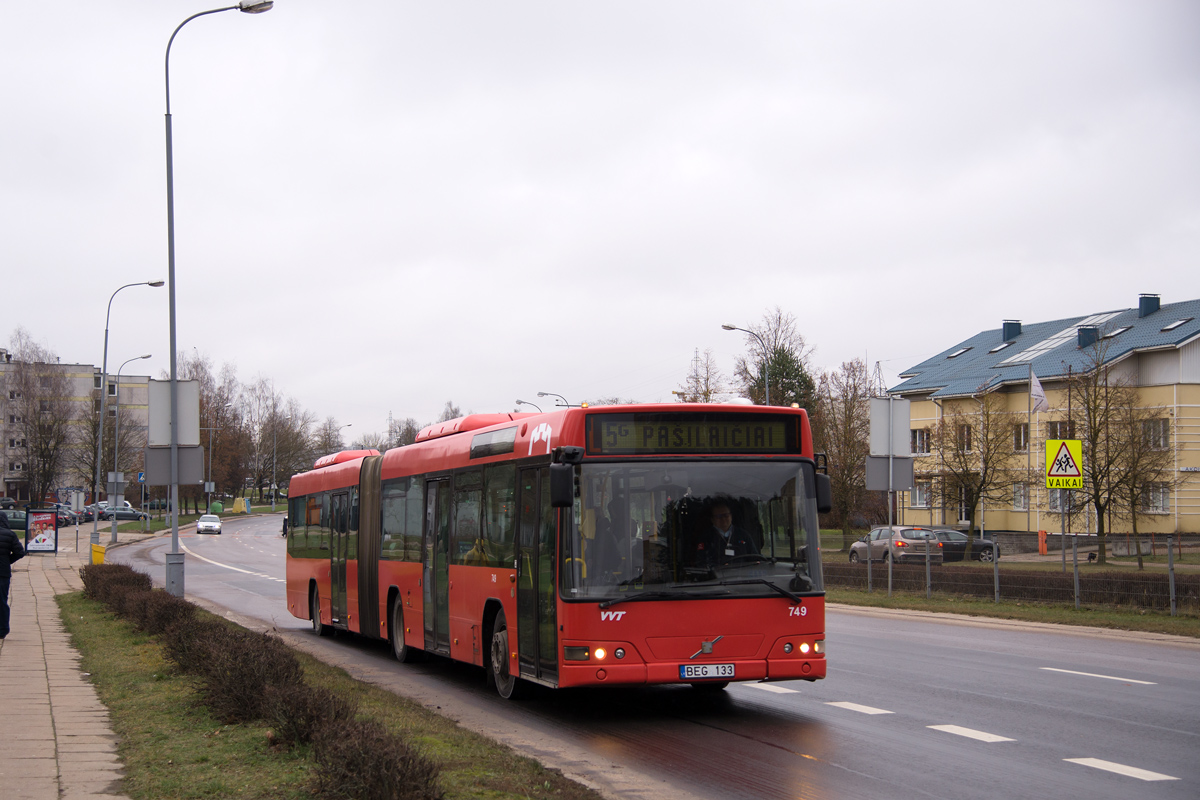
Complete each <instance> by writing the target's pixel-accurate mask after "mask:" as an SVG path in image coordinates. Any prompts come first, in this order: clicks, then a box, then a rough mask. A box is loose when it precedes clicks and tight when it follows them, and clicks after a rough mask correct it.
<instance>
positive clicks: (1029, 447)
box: [1025, 359, 1033, 533]
mask: <svg viewBox="0 0 1200 800" xmlns="http://www.w3.org/2000/svg"><path fill="white" fill-rule="evenodd" d="M1025 425H1026V429H1025V481H1026V482H1025V532H1026V533H1033V530H1032V527H1033V526H1032V525H1030V521H1031V520H1032V519H1033V517H1032V516H1030V511H1031V510H1032V508H1033V504H1032V503H1030V502H1029V478H1030V477H1031V476H1032V475H1033V359H1030V361H1029V392H1028V396H1027V397H1026V398H1025Z"/></svg>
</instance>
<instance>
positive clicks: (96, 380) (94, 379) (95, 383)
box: [92, 375, 101, 389]
mask: <svg viewBox="0 0 1200 800" xmlns="http://www.w3.org/2000/svg"><path fill="white" fill-rule="evenodd" d="M100 383H101V381H100V376H99V375H94V376H92V388H93V389H99V388H100Z"/></svg>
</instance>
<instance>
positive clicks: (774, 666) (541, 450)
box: [287, 404, 830, 697]
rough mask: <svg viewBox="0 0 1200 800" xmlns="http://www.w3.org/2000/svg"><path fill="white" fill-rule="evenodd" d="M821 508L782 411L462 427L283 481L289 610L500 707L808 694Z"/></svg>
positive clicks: (578, 414) (702, 409) (566, 415)
mask: <svg viewBox="0 0 1200 800" xmlns="http://www.w3.org/2000/svg"><path fill="white" fill-rule="evenodd" d="M822 460H823V457H822ZM829 504H830V484H829V478H828V476H827V475H825V474H823V473H822V472H821V471H820V470H819V469H818V457H817V456H815V455H814V453H813V446H812V435H811V432H810V429H809V425H808V417H807V415H806V414H805V412H804V411H803V410H801V409H791V408H773V407H761V406H738V405H692V404H663V405H626V406H603V407H595V408H570V409H564V410H562V411H558V412H555V413H547V414H474V415H471V416H468V417H463V418H461V419H456V420H452V421H450V422H445V423H440V424H438V425H433V426H430V427H428V428H426V429H425V430H423V431H422V432H421V433H420V435H419V436H418V437H417V441H416V442H415V443H414V444H411V445H408V446H406V447H399V448H395V449H392V450H388V451H387V452H386V453H384V454H383V455H379V453H378V452H377V451H374V450H359V451H349V452H342V453H337V454H334V455H331V456H326V457H324V458H322V459H320V460H319V461H317V463H316V465H315V466H314V469H312V470H311V471H309V472H305V473H302V474H299V475H296V476H294V477H293V478H292V479H291V484H290V489H289V499H288V527H287V603H288V610H289V611H290V612H291V613H292V614H293V615H294V616H296V617H298V618H301V619H311V620H312V625H313V630H314V631H316V632H317V633H319V634H325V633H327V632H328V631H329V630H330V629H333V628H338V629H343V630H347V631H353V632H355V633H359V634H361V635H363V636H371V637H375V638H379V639H387V640H389V641H390V642H391V643H392V648H393V650H394V652H395V655H396V658H397V659H398V660H400V661H401V662H406V661H409V660H411V659H413V658H415V657H416V656H418V655H419V654H421V653H422V652H426V653H436V654H439V655H442V656H445V657H448V658H453V659H455V660H458V661H465V662H468V663H471V664H476V665H478V666H481V667H484V668H485V671H486V675H487V681H488V683H489V684H492V685H494V686H495V687H496V689H497V691H499V693H500V694H501V695H502V696H504V697H512V696H513V695H515V694H518V693H519V692H520V691H521V690H522V689H524V688H526V686H527V685H528V684H531V683H536V684H542V685H545V686H554V687H569V686H621V685H624V686H628V685H645V684H659V683H692V684H694V685H695V686H696V687H697V688H703V689H710V690H713V689H722V688H724V687H725V686H726V685H727V684H728V683H729V682H730V681H772V680H794V679H803V680H817V679H820V678H823V677H825V653H824V651H825V647H824V645H825V592H824V587H823V584H822V579H821V554H820V548H819V542H820V540H819V537H818V529H817V513H818V512H819V511H825V510H827V509H828V507H829Z"/></svg>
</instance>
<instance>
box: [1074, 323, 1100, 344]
mask: <svg viewBox="0 0 1200 800" xmlns="http://www.w3.org/2000/svg"><path fill="white" fill-rule="evenodd" d="M1077 330H1078V331H1079V349H1080V350H1082V349H1083V348H1085V347H1090V346H1092V345H1094V344H1095V343H1096V342H1097V341H1099V340H1100V329H1099V328H1097V327H1096V326H1095V325H1080V326H1079V328H1078V329H1077Z"/></svg>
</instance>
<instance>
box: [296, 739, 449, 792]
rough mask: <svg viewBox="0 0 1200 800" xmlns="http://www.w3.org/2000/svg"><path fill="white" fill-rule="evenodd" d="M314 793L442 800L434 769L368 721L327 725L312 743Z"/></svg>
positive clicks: (436, 773)
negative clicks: (315, 764) (314, 766)
mask: <svg viewBox="0 0 1200 800" xmlns="http://www.w3.org/2000/svg"><path fill="white" fill-rule="evenodd" d="M313 759H314V760H315V761H316V762H317V772H316V778H315V786H314V791H315V793H316V794H317V795H318V796H319V797H324V798H361V799H362V800H440V798H441V797H442V792H441V790H440V789H439V788H438V783H437V778H438V767H437V765H436V764H434V763H433V762H431V761H429V760H428V759H426V758H425V757H424V756H422V755H421V754H420V753H418V752H416V751H415V750H413V749H411V748H410V747H409V746H408V745H407V744H405V743H404V741H403V740H402V739H401V738H400V737H398V736H396V735H394V734H392V733H389V732H388V731H387V730H386V729H385V728H384V727H383V726H382V725H380V724H379V723H377V722H373V721H369V720H356V721H347V722H335V723H331V724H329V725H325V726H324V727H322V728H320V729H319V730H318V732H317V735H316V737H315V738H314V739H313Z"/></svg>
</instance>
